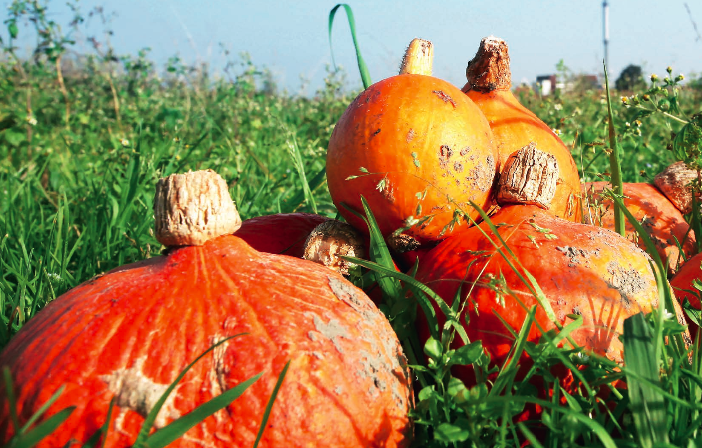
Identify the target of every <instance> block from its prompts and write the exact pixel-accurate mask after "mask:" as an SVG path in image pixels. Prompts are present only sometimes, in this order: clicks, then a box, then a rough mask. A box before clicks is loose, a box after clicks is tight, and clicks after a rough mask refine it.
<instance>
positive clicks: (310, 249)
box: [302, 220, 366, 275]
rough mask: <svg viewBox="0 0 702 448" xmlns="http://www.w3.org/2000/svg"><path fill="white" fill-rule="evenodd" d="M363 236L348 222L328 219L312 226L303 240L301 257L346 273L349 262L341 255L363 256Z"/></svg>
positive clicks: (364, 252)
mask: <svg viewBox="0 0 702 448" xmlns="http://www.w3.org/2000/svg"><path fill="white" fill-rule="evenodd" d="M365 254H366V249H365V246H364V244H363V237H362V236H361V234H360V233H359V232H358V230H356V229H354V228H353V227H352V226H351V225H350V224H347V223H345V222H341V221H336V220H330V221H326V222H323V223H321V224H320V225H318V226H317V227H315V228H314V230H313V231H312V233H310V235H309V236H308V237H307V241H305V250H304V254H303V255H302V258H304V259H305V260H310V261H314V262H315V263H319V264H321V265H323V266H326V267H328V268H329V269H332V270H334V271H337V272H339V273H340V274H342V275H348V273H349V268H350V267H353V265H352V264H351V263H349V262H348V261H346V260H344V259H343V258H341V256H342V255H343V256H348V257H356V258H363V257H364V256H365Z"/></svg>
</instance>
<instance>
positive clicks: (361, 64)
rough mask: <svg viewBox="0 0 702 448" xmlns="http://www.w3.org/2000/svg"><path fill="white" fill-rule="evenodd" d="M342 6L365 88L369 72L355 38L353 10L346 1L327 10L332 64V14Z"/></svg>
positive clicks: (367, 85) (369, 81)
mask: <svg viewBox="0 0 702 448" xmlns="http://www.w3.org/2000/svg"><path fill="white" fill-rule="evenodd" d="M340 7H343V8H344V10H345V11H346V17H347V18H348V20H349V28H351V38H352V39H353V46H354V48H355V49H356V60H357V61H358V71H359V72H361V81H362V82H363V88H364V89H367V88H368V87H369V86H370V85H371V84H372V82H371V77H370V73H369V72H368V67H367V66H366V61H364V60H363V56H361V47H360V46H359V45H358V39H356V21H355V20H354V18H353V11H352V10H351V7H350V6H349V5H347V4H346V3H339V4H337V5H336V6H334V7H333V8H332V10H331V11H329V48H330V50H331V55H332V64H333V65H334V67H335V68H336V62H334V47H333V46H332V25H333V24H334V16H335V15H336V10H337V9H339V8H340Z"/></svg>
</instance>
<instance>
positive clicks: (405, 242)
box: [385, 233, 420, 254]
mask: <svg viewBox="0 0 702 448" xmlns="http://www.w3.org/2000/svg"><path fill="white" fill-rule="evenodd" d="M385 241H386V243H387V245H388V247H389V248H390V250H392V251H393V252H396V253H398V254H403V253H405V252H410V251H413V250H417V249H419V247H420V244H419V241H417V239H416V238H415V237H413V236H411V235H406V234H404V233H400V234H398V235H395V234H394V233H393V234H392V235H390V236H389V237H387V238H386V239H385Z"/></svg>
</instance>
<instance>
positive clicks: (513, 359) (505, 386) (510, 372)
mask: <svg viewBox="0 0 702 448" xmlns="http://www.w3.org/2000/svg"><path fill="white" fill-rule="evenodd" d="M535 316H536V305H534V306H532V307H531V308H530V309H529V312H528V313H527V315H526V318H525V319H524V324H523V325H522V328H521V330H520V331H519V335H518V336H517V340H516V341H515V342H514V344H512V349H511V350H510V353H509V361H508V362H507V364H506V365H505V366H504V368H502V369H501V370H500V373H499V374H498V375H497V378H496V379H495V385H494V386H493V388H492V389H490V393H489V396H495V395H499V394H501V393H502V392H503V391H505V390H507V391H509V390H511V385H512V383H513V382H514V378H515V377H516V375H517V372H518V363H519V359H520V358H521V356H522V353H524V348H525V346H526V343H527V338H528V337H529V332H530V331H531V327H532V325H533V324H534V317H535Z"/></svg>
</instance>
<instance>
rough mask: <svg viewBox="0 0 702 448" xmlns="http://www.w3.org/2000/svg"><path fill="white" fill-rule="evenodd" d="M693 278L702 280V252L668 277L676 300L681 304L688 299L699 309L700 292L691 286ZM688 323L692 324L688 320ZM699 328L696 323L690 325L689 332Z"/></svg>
mask: <svg viewBox="0 0 702 448" xmlns="http://www.w3.org/2000/svg"><path fill="white" fill-rule="evenodd" d="M695 280H700V281H702V254H697V255H695V256H694V257H692V258H690V259H689V260H687V261H686V262H685V264H684V265H682V267H681V268H680V270H679V271H678V272H677V274H675V275H674V276H673V278H671V279H670V286H672V287H673V292H674V294H675V297H676V298H677V299H678V302H680V304H681V305H682V303H683V302H684V301H685V299H687V300H689V301H690V305H692V307H693V308H695V309H698V310H699V309H700V308H701V305H700V299H699V295H698V294H700V292H699V291H698V290H697V289H696V288H695V287H694V286H693V283H694V281H695ZM688 323H690V324H692V322H691V321H689V320H688ZM698 331H699V328H698V327H697V325H691V326H690V332H691V333H692V334H693V336H694V335H696V334H697V332H698Z"/></svg>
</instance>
